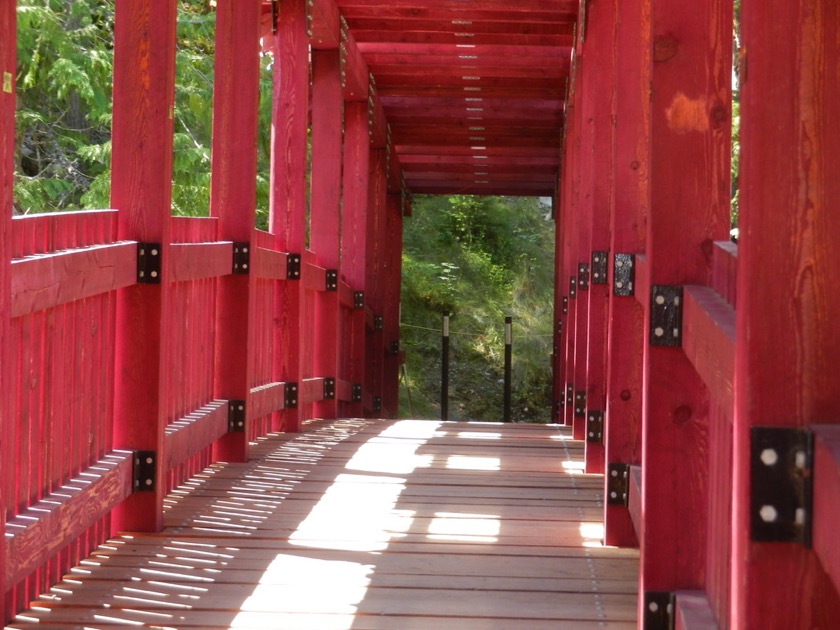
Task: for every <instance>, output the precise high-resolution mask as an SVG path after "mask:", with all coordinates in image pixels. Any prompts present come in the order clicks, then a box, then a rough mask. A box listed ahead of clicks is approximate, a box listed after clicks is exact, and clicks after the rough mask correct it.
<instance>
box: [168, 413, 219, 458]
mask: <svg viewBox="0 0 840 630" xmlns="http://www.w3.org/2000/svg"><path fill="white" fill-rule="evenodd" d="M227 432H228V401H227V400H214V401H213V402H211V403H208V404H206V405H204V406H203V407H200V408H199V409H196V410H195V411H193V412H192V413H190V414H188V415H186V416H184V417H183V418H181V419H180V420H177V421H175V422H173V423H171V424H169V425H168V426H167V427H166V429H165V430H164V435H165V441H164V453H165V456H164V457H165V459H164V470H171V469H172V468H174V467H175V466H178V465H179V464H181V463H183V462H185V461H187V460H188V459H189V458H190V457H192V456H193V455H195V454H196V453H200V452H201V451H203V450H204V449H205V448H207V447H208V446H210V445H211V444H212V443H213V442H215V441H216V440H218V439H219V438H220V437H222V436H223V435H224V434H225V433H227Z"/></svg>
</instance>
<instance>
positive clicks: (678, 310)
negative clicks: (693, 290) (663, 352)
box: [650, 284, 683, 348]
mask: <svg viewBox="0 0 840 630" xmlns="http://www.w3.org/2000/svg"><path fill="white" fill-rule="evenodd" d="M682 301H683V288H682V287H681V286H672V285H665V284H655V285H653V286H652V287H651V288H650V345H652V346H670V347H674V348H679V347H681V346H682Z"/></svg>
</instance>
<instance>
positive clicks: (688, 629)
mask: <svg viewBox="0 0 840 630" xmlns="http://www.w3.org/2000/svg"><path fill="white" fill-rule="evenodd" d="M676 600H677V601H676V605H677V610H676V617H675V620H674V628H675V630H717V628H718V624H717V621H715V614H714V613H713V612H712V608H711V606H709V599H708V597H706V593H705V592H704V591H677V597H676Z"/></svg>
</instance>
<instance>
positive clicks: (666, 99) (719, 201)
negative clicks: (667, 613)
mask: <svg viewBox="0 0 840 630" xmlns="http://www.w3.org/2000/svg"><path fill="white" fill-rule="evenodd" d="M650 19H651V29H652V45H653V66H652V74H651V83H650V86H651V92H652V101H651V108H652V111H651V171H650V191H651V206H650V214H649V219H648V224H647V225H648V232H647V238H648V242H647V263H648V272H649V278H650V285H651V287H650V288H649V287H642V286H637V296H639V295H640V294H639V293H638V291H639V290H642V291H644V292H645V293H644V294H642V295H641V301H642V302H643V305H644V306H645V311H646V313H645V328H646V330H645V331H644V334H645V344H644V348H645V368H644V376H643V379H644V389H645V402H644V405H645V407H644V428H643V438H642V439H643V462H642V479H643V491H642V513H643V514H644V527H643V531H642V533H641V539H640V545H641V553H642V558H641V593H642V597H640V618H641V615H642V614H644V611H645V610H646V606H645V596H646V594H647V593H648V592H651V591H673V590H675V589H692V588H702V587H703V586H704V571H705V560H706V514H707V493H708V490H709V488H708V463H707V455H708V448H707V440H706V438H707V433H708V426H709V417H708V416H709V411H708V406H709V400H708V391H707V389H706V387H705V385H704V384H703V382H702V380H701V379H700V377H699V376H698V374H697V372H696V371H695V370H694V367H693V366H692V364H691V363H690V362H689V360H688V358H687V357H686V355H685V353H684V352H683V351H682V350H681V349H680V347H679V345H680V343H681V341H682V338H681V337H679V336H677V337H676V338H675V340H674V341H675V342H676V343H675V345H670V346H669V345H654V343H657V342H662V341H664V340H665V339H667V338H668V337H669V336H670V335H669V334H668V333H669V332H670V331H671V330H672V328H669V327H668V325H665V324H663V325H660V326H659V327H658V328H659V330H658V331H651V330H650V322H651V312H652V311H653V310H654V309H653V308H652V307H651V301H652V300H651V299H650V296H648V295H647V293H648V291H649V292H650V293H651V294H653V288H652V287H653V286H655V285H661V286H668V287H679V286H681V285H685V284H707V283H708V281H709V280H710V278H711V272H710V271H711V256H712V251H713V242H714V241H715V240H721V239H723V238H726V236H727V234H728V231H729V152H730V116H729V108H730V75H731V72H730V59H731V43H732V33H731V31H732V3H731V2H729V1H728V0H710V1H709V2H703V3H688V4H686V3H674V2H671V1H670V0H653V2H651V12H650ZM641 284H642V283H641V282H639V283H638V285H641ZM678 297H679V296H678V295H675V296H674V298H673V299H677V298H678ZM673 299H672V298H671V297H668V298H665V297H663V299H662V305H667V304H673ZM657 305H659V304H657ZM654 328H657V326H654Z"/></svg>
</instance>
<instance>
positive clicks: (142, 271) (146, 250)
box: [137, 243, 161, 284]
mask: <svg viewBox="0 0 840 630" xmlns="http://www.w3.org/2000/svg"><path fill="white" fill-rule="evenodd" d="M160 270H161V256H160V243H137V283H138V284H160Z"/></svg>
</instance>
